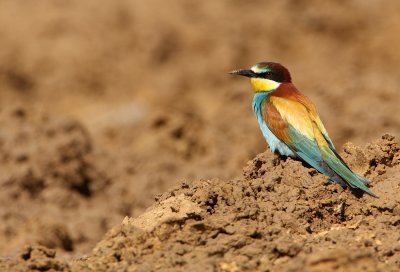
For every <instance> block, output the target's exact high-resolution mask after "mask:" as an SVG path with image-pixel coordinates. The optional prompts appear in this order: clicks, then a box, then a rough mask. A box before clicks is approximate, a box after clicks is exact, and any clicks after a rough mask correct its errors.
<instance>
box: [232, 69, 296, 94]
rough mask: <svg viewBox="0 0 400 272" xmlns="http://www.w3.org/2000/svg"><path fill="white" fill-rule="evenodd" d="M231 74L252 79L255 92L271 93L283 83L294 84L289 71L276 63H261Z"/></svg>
mask: <svg viewBox="0 0 400 272" xmlns="http://www.w3.org/2000/svg"><path fill="white" fill-rule="evenodd" d="M229 74H233V75H240V76H245V77H248V78H250V83H251V86H252V87H253V89H254V91H255V92H270V91H273V90H275V89H276V88H278V87H279V85H280V84H281V83H290V82H292V79H291V77H290V73H289V71H288V70H287V69H286V68H285V67H283V66H282V65H281V64H279V63H276V62H260V63H257V64H256V65H254V66H252V67H251V68H250V69H240V70H235V71H232V72H229Z"/></svg>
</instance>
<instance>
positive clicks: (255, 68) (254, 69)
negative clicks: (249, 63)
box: [250, 64, 270, 73]
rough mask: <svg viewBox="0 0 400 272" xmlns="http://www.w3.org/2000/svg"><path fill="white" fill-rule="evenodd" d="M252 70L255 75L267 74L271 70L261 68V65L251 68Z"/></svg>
mask: <svg viewBox="0 0 400 272" xmlns="http://www.w3.org/2000/svg"><path fill="white" fill-rule="evenodd" d="M250 70H252V71H253V72H254V73H262V72H266V71H268V70H270V69H268V68H260V67H259V65H257V64H256V65H254V66H253V67H251V68H250Z"/></svg>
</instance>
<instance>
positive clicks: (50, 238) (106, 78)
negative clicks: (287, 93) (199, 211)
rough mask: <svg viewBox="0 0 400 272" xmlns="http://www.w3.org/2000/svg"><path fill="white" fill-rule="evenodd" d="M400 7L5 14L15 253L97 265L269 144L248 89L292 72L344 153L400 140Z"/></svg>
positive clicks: (1, 183) (2, 59)
mask: <svg viewBox="0 0 400 272" xmlns="http://www.w3.org/2000/svg"><path fill="white" fill-rule="evenodd" d="M399 9H400V2H399V1H394V0H393V1H377V0H376V1H375V0H370V1H361V0H353V1H317V0H314V1H299V0H297V1H296V0H293V1H289V0H286V1H251V2H250V1H239V0H232V1H203V2H201V1H160V0H149V1H127V0H126V1H104V0H101V1H100V0H90V1H61V0H58V1H50V0H49V1H29V2H27V1H22V0H20V1H16V0H13V1H2V2H0V44H1V50H0V109H1V113H0V126H1V131H0V155H1V156H0V158H1V161H0V162H1V165H0V188H1V191H0V220H1V226H0V253H1V255H2V256H8V255H12V254H13V253H14V252H15V251H16V250H18V249H19V248H21V247H22V246H23V245H25V244H28V243H33V244H42V245H45V246H48V247H52V248H59V249H60V250H61V252H64V253H65V254H74V255H75V256H77V255H79V254H83V253H88V252H89V251H90V249H91V248H92V247H93V246H94V244H95V243H96V242H97V241H98V240H99V239H100V238H101V237H102V235H103V234H104V233H105V231H107V230H108V229H109V228H110V227H111V226H113V225H115V224H117V223H119V222H121V220H122V218H123V217H124V216H126V215H131V216H134V215H138V214H140V213H141V212H142V211H143V210H144V209H145V208H146V207H148V206H149V205H150V204H151V203H152V202H153V199H154V196H155V195H156V194H159V193H161V192H163V191H165V190H168V189H169V188H171V187H172V186H173V185H175V184H177V183H178V182H180V181H182V180H188V181H190V180H192V179H199V178H213V177H218V178H232V177H235V176H237V175H238V174H240V173H241V171H242V167H243V165H244V164H245V163H246V161H248V160H249V159H251V158H252V157H254V156H255V155H256V154H258V153H260V152H262V151H264V150H265V149H266V148H267V145H266V143H265V141H264V139H263V138H262V135H261V132H260V131H259V128H258V125H257V123H256V120H255V118H254V116H253V115H254V114H253V112H252V109H251V101H252V93H251V90H250V86H249V84H248V82H247V81H246V80H244V79H242V78H234V77H231V76H229V75H227V74H226V72H227V71H229V70H233V69H237V68H246V67H250V66H251V65H253V64H254V63H256V62H260V61H276V62H280V63H282V64H284V65H285V66H286V67H288V68H289V70H290V71H291V73H292V77H293V81H294V83H295V84H296V86H297V87H298V88H299V89H300V90H301V91H302V92H304V93H305V94H306V95H308V96H309V97H310V98H311V99H312V100H313V101H314V102H315V103H316V105H317V107H318V109H319V111H320V114H321V116H322V119H323V121H324V123H325V125H326V127H327V129H328V131H329V132H330V136H331V138H332V139H333V140H334V142H335V143H336V146H337V147H338V148H339V149H341V146H342V145H343V144H344V143H345V142H347V141H351V142H353V143H355V144H364V143H366V142H369V141H371V140H372V139H375V138H377V137H379V136H380V135H382V134H383V133H385V132H391V133H393V134H394V135H399V133H400V115H399V114H398V112H399V103H400V93H399V90H398V86H399V83H400V78H399V76H398V70H399V66H400V53H399V52H400V51H399V48H400V38H399V35H398V33H399V31H400V20H399V17H398V11H399Z"/></svg>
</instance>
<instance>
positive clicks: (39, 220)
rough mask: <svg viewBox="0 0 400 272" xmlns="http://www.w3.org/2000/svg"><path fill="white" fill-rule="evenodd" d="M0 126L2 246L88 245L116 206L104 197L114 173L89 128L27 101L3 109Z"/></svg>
mask: <svg viewBox="0 0 400 272" xmlns="http://www.w3.org/2000/svg"><path fill="white" fill-rule="evenodd" d="M0 127H1V128H2V129H1V131H0V172H1V175H0V187H1V190H0V207H1V208H0V218H1V226H0V241H1V242H0V251H2V252H7V255H9V256H10V255H13V254H14V253H15V252H16V250H19V249H20V248H21V247H22V246H23V245H25V244H35V245H36V244H39V245H43V246H47V247H49V248H60V249H63V250H64V251H67V252H71V251H77V252H79V251H80V250H88V249H89V248H84V247H85V246H87V244H88V243H90V241H92V243H93V242H94V241H95V240H97V239H98V237H99V236H100V235H102V233H103V232H104V231H106V230H107V228H108V227H109V225H108V220H112V219H113V218H114V220H115V218H116V217H117V216H118V211H117V209H115V207H114V206H113V205H109V204H108V203H104V201H102V198H104V197H106V194H105V193H104V191H106V190H107V189H109V188H110V179H109V177H108V175H107V173H105V172H104V171H103V170H102V168H103V167H102V163H101V162H102V161H103V163H105V161H104V159H102V156H101V154H94V152H93V150H92V140H91V139H90V137H89V135H88V134H87V132H86V130H85V129H84V128H83V127H82V125H81V124H79V123H78V122H76V121H72V120H70V119H65V118H59V117H55V116H50V115H48V114H44V113H39V111H35V110H32V109H28V108H26V107H14V108H11V109H10V108H7V109H3V110H2V111H1V112H0ZM107 210H108V211H113V213H114V214H115V215H114V216H111V217H109V215H107V217H108V218H107V217H106V215H105V214H104V211H107ZM82 244H83V248H81V246H82Z"/></svg>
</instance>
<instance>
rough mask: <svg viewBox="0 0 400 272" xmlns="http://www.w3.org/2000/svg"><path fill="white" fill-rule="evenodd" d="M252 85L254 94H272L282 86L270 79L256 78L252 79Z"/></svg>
mask: <svg viewBox="0 0 400 272" xmlns="http://www.w3.org/2000/svg"><path fill="white" fill-rule="evenodd" d="M250 84H251V86H252V87H253V90H254V92H270V91H273V90H275V89H276V88H278V87H279V85H281V84H280V83H279V82H276V81H273V80H270V79H266V78H256V77H252V78H250Z"/></svg>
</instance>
